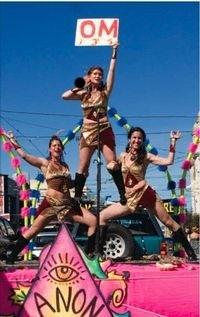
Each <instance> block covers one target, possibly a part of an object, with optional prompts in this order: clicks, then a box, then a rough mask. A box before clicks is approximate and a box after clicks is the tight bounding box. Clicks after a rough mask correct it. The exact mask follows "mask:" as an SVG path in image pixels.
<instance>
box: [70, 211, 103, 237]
mask: <svg viewBox="0 0 200 317" xmlns="http://www.w3.org/2000/svg"><path fill="white" fill-rule="evenodd" d="M81 211H82V215H79V214H75V215H74V214H71V215H70V214H69V218H71V219H72V220H73V221H74V222H78V223H82V224H85V225H86V226H88V236H91V235H92V234H94V233H95V231H96V226H97V218H96V216H95V215H93V214H92V213H91V212H90V211H88V210H87V209H85V208H83V207H81Z"/></svg>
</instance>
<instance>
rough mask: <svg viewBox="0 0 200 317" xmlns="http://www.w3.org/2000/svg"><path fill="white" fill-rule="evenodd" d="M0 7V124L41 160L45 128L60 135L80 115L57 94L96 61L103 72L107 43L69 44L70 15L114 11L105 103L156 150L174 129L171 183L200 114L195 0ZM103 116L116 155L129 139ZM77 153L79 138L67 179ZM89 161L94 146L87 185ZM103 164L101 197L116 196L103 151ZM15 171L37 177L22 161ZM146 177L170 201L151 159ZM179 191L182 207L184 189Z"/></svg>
mask: <svg viewBox="0 0 200 317" xmlns="http://www.w3.org/2000/svg"><path fill="white" fill-rule="evenodd" d="M0 8H1V13H0V14H1V16H0V20H1V22H0V23H1V24H0V27H1V31H0V41H1V61H0V63H1V65H0V66H1V86H0V94H1V96H0V98H1V99H0V105H1V117H0V126H1V127H2V128H4V129H5V130H6V131H7V130H13V131H14V133H15V135H16V136H17V139H18V140H19V141H20V143H21V145H22V146H23V147H24V149H25V150H27V151H28V152H29V153H31V154H33V155H36V156H45V157H46V156H47V154H48V141H49V139H50V137H51V135H53V134H55V133H58V134H59V136H60V137H61V139H64V137H65V136H66V134H67V133H68V132H69V130H72V129H74V128H75V127H76V126H77V122H78V121H79V120H80V119H81V117H82V112H81V108H80V103H79V101H64V100H62V98H61V95H62V93H63V92H64V91H65V90H67V89H69V88H72V87H73V82H74V79H75V78H76V77H80V76H83V75H85V74H86V72H87V70H88V69H89V67H90V66H93V65H100V66H102V67H103V69H104V72H105V74H106V72H107V70H108V66H109V62H110V57H111V47H109V46H97V47H89V46H87V47H86V46H85V47H80V46H75V45H74V41H75V30H76V22H77V19H84V18H118V19H119V23H120V26H119V43H120V46H119V51H118V57H117V67H116V78H115V83H114V88H113V91H112V94H111V96H110V99H109V106H110V107H114V108H115V109H116V110H117V112H118V113H119V114H120V115H122V116H123V117H125V118H126V119H127V121H128V123H129V124H130V125H134V126H140V127H142V128H143V129H144V130H145V131H146V133H147V136H148V138H149V140H150V143H151V144H152V145H153V146H154V147H155V148H156V149H157V150H158V153H159V155H161V156H166V155H167V154H168V148H169V133H170V131H171V130H180V131H181V132H182V138H181V140H179V141H178V143H177V152H176V159H175V163H174V165H173V166H171V167H169V172H170V174H171V177H172V179H173V180H174V181H176V182H178V180H179V179H180V178H181V175H182V169H181V164H182V162H183V160H184V159H185V158H186V155H187V149H188V146H189V144H190V143H191V141H192V137H191V131H192V127H193V124H194V122H195V120H196V117H197V114H198V111H199V95H198V91H199V78H198V74H199V65H198V58H199V42H198V41H199V29H198V23H199V3H198V2H121V3H120V2H1V3H0ZM110 121H111V123H112V127H113V130H114V132H115V135H116V143H117V154H119V153H120V152H122V151H124V149H125V146H126V144H127V134H126V130H125V129H124V128H122V127H119V125H118V124H117V122H116V120H115V119H113V118H111V119H110ZM0 155H1V163H0V171H1V173H3V174H8V175H9V176H10V177H12V175H13V173H14V172H15V171H14V170H13V169H12V168H11V164H10V159H9V157H8V155H7V154H6V153H5V152H3V151H2V150H1V152H0ZM78 155H79V154H78V135H77V137H76V138H75V139H74V140H72V141H70V142H69V143H68V144H67V145H66V147H65V160H66V162H67V163H68V164H69V166H70V169H71V173H72V176H74V174H75V172H76V169H77V167H78V162H79V156H78ZM96 158H97V155H96V153H95V154H94V156H93V159H92V161H91V166H90V174H89V177H88V179H87V185H88V187H89V188H90V189H91V190H92V191H94V192H95V191H96V171H97V164H96ZM102 163H103V164H102V167H101V178H102V185H101V196H102V197H106V196H108V195H110V196H111V198H110V199H111V200H115V199H118V193H117V189H116V188H115V186H114V184H113V183H112V181H111V179H110V176H109V174H108V172H107V170H106V165H105V162H104V159H103V157H102ZM21 168H22V170H23V171H24V172H26V173H28V175H29V177H30V178H35V177H36V175H37V172H38V171H37V170H36V168H35V167H32V166H30V165H28V164H27V163H26V162H22V164H21ZM188 176H189V174H188ZM147 180H148V182H149V183H150V184H151V186H153V187H154V188H155V189H157V191H158V193H159V194H160V196H161V197H162V198H171V192H170V191H169V190H168V189H167V179H166V176H165V173H163V172H160V171H159V170H158V168H157V167H155V166H150V167H149V169H148V172H147ZM189 183H190V180H189V177H187V184H188V185H189ZM177 193H178V189H177ZM185 194H186V198H187V201H188V204H189V205H190V192H189V191H186V192H185Z"/></svg>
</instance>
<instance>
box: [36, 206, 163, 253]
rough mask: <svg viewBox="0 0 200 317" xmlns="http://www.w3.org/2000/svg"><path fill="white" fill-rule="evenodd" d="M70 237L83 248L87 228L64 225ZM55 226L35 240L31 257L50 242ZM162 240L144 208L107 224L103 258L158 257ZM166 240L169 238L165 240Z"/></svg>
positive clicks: (155, 221) (56, 227) (71, 224)
mask: <svg viewBox="0 0 200 317" xmlns="http://www.w3.org/2000/svg"><path fill="white" fill-rule="evenodd" d="M66 225H67V226H68V228H69V230H70V232H71V234H72V237H73V238H74V239H75V241H76V242H77V243H78V244H79V245H80V246H82V247H83V248H84V246H85V245H86V243H87V227H86V226H85V225H80V224H73V223H69V222H67V223H66ZM58 228H59V225H58V224H55V225H52V226H48V227H47V228H46V230H45V231H43V232H40V233H39V234H38V235H37V237H36V239H35V248H34V250H33V254H34V255H36V256H39V253H40V252H41V250H42V248H43V246H44V245H46V244H47V243H51V242H52V241H53V240H54V238H55V236H56V235H57V232H58ZM164 240H165V238H164V235H163V232H162V230H161V228H160V225H159V223H158V221H157V219H156V218H155V217H154V216H153V215H152V214H150V213H149V212H148V211H147V210H145V209H140V210H138V212H135V213H133V214H130V215H127V216H124V217H121V218H118V219H115V220H111V221H109V223H108V229H107V234H106V240H105V244H104V246H103V251H104V255H105V256H106V257H109V258H112V259H119V258H122V259H123V258H127V257H128V258H129V257H130V258H133V259H140V258H141V257H142V256H143V255H150V254H159V253H160V245H161V242H163V241H164ZM166 240H169V239H166Z"/></svg>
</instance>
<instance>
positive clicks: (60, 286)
mask: <svg viewBox="0 0 200 317" xmlns="http://www.w3.org/2000/svg"><path fill="white" fill-rule="evenodd" d="M30 316H34V317H65V316H68V317H73V316H74V317H75V316H76V317H113V314H112V312H111V310H110V309H109V306H108V305H107V303H106V302H105V299H104V297H103V296H102V294H101V292H100V290H99V289H98V287H97V285H96V284H95V282H94V280H93V277H92V275H91V274H90V272H89V270H88V268H87V266H86V265H85V263H84V261H83V259H82V257H81V255H80V252H79V250H78V248H77V246H76V244H75V242H74V241H73V239H72V238H71V235H70V232H69V231H68V228H67V227H65V225H62V226H61V229H60V231H59V233H58V236H57V238H56V240H55V241H54V243H53V244H52V246H51V248H50V249H49V252H48V254H47V255H46V258H45V260H44V262H43V263H42V266H41V268H40V269H39V271H38V273H37V276H36V278H35V280H34V282H33V283H32V286H31V288H30V290H29V293H28V295H27V298H26V300H25V302H24V304H23V307H22V309H21V311H20V314H19V317H30Z"/></svg>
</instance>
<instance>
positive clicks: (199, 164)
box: [190, 112, 200, 214]
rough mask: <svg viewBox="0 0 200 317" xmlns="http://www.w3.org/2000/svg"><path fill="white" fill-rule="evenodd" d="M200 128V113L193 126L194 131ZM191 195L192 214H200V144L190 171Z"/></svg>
mask: <svg viewBox="0 0 200 317" xmlns="http://www.w3.org/2000/svg"><path fill="white" fill-rule="evenodd" d="M197 128H200V112H199V113H198V115H197V119H196V122H195V123H194V125H193V133H192V135H194V131H195V130H196V129H197ZM190 180H191V195H192V213H197V214H200V144H199V145H198V148H197V150H196V153H195V154H194V163H193V165H192V167H191V169H190Z"/></svg>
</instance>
